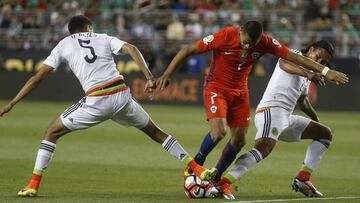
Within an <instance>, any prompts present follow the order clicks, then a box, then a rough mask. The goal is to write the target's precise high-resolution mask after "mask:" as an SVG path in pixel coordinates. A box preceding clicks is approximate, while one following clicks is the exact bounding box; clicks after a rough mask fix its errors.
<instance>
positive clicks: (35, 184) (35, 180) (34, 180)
mask: <svg viewBox="0 0 360 203" xmlns="http://www.w3.org/2000/svg"><path fill="white" fill-rule="evenodd" d="M41 177H42V176H39V175H36V174H34V173H33V174H32V177H31V180H30V182H29V183H28V184H27V186H26V187H27V188H31V189H35V190H38V189H39V186H40V181H41Z"/></svg>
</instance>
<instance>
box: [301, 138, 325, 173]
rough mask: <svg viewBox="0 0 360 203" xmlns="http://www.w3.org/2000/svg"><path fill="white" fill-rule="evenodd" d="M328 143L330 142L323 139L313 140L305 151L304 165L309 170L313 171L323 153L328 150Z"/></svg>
mask: <svg viewBox="0 0 360 203" xmlns="http://www.w3.org/2000/svg"><path fill="white" fill-rule="evenodd" d="M330 143H331V141H330V140H325V139H321V140H314V141H313V142H312V143H311V144H310V145H309V146H308V148H307V150H306V156H305V160H304V165H305V166H306V167H308V168H310V169H311V170H315V169H316V167H317V166H318V165H319V163H320V160H321V158H322V157H323V155H324V153H325V152H326V150H327V149H328V148H329V146H330Z"/></svg>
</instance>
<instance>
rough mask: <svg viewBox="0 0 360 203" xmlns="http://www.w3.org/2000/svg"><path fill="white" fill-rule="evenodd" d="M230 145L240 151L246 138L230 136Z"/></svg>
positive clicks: (243, 136)
mask: <svg viewBox="0 0 360 203" xmlns="http://www.w3.org/2000/svg"><path fill="white" fill-rule="evenodd" d="M231 139H232V144H233V146H234V147H236V148H237V149H241V148H243V147H244V146H245V144H246V136H245V135H242V134H241V135H238V136H232V137H231Z"/></svg>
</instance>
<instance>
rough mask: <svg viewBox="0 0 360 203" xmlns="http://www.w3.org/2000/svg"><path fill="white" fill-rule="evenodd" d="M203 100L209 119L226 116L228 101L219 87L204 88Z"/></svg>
mask: <svg viewBox="0 0 360 203" xmlns="http://www.w3.org/2000/svg"><path fill="white" fill-rule="evenodd" d="M203 100H204V107H205V111H206V116H207V120H210V119H212V118H226V113H227V101H226V98H225V97H224V95H223V93H222V92H221V91H220V90H219V89H216V88H204V90H203Z"/></svg>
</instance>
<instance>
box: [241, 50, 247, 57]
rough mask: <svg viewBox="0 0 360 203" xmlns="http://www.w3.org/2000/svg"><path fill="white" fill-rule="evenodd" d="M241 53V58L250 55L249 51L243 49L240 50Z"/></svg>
mask: <svg viewBox="0 0 360 203" xmlns="http://www.w3.org/2000/svg"><path fill="white" fill-rule="evenodd" d="M239 55H240V57H241V58H245V57H246V56H247V55H248V53H247V51H245V50H242V51H240V54H239Z"/></svg>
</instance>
